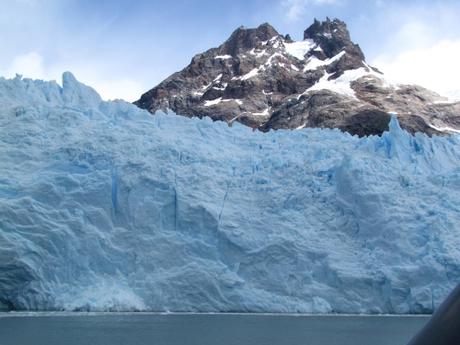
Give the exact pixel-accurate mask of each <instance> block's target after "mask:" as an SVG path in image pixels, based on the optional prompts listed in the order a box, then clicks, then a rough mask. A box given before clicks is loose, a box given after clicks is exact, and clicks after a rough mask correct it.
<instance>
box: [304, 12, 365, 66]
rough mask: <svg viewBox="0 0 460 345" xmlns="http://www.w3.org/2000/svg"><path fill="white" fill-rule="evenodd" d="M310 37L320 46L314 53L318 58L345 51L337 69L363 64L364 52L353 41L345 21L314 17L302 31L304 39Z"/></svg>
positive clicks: (329, 56)
mask: <svg viewBox="0 0 460 345" xmlns="http://www.w3.org/2000/svg"><path fill="white" fill-rule="evenodd" d="M308 39H311V40H313V41H314V42H316V43H317V44H318V46H319V47H321V51H316V52H315V55H316V56H317V57H318V58H320V59H324V58H329V59H330V58H332V57H334V56H336V55H337V54H339V53H340V52H342V51H345V52H346V53H347V56H346V57H345V58H344V59H341V60H342V61H341V66H339V70H348V69H354V68H359V67H361V66H363V63H362V62H363V61H365V57H364V53H363V52H362V50H361V48H360V47H359V45H357V44H355V43H353V41H352V40H351V38H350V33H349V31H348V28H347V24H345V22H343V21H341V20H339V19H334V20H330V19H329V18H327V19H326V20H325V21H322V22H321V21H318V20H316V19H315V21H314V22H313V24H312V25H311V26H310V27H309V28H307V29H306V30H305V31H304V40H308Z"/></svg>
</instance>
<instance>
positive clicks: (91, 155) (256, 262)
mask: <svg viewBox="0 0 460 345" xmlns="http://www.w3.org/2000/svg"><path fill="white" fill-rule="evenodd" d="M459 205H460V137H458V136H452V137H443V138H441V137H433V138H428V137H427V136H425V135H422V134H420V135H416V136H411V135H409V134H408V133H406V132H404V131H403V130H401V128H400V127H399V125H398V122H397V121H396V120H392V122H391V125H390V132H388V133H385V134H384V135H383V136H382V137H368V138H362V139H359V138H357V137H352V136H350V135H349V134H346V133H342V132H340V131H338V130H321V129H305V130H298V131H287V130H279V131H276V132H270V133H260V132H253V131H252V130H251V129H249V128H246V127H243V126H241V125H238V124H235V125H234V126H233V127H231V128H229V127H227V125H226V124H224V123H219V122H215V123H213V122H212V121H211V120H209V119H203V120H199V119H187V118H184V117H179V116H176V115H174V114H168V115H162V114H157V115H156V116H151V115H150V114H148V113H147V112H145V111H143V110H140V109H138V108H136V107H135V106H133V105H130V104H127V103H125V102H122V101H115V102H103V101H101V99H100V97H99V96H98V94H97V93H96V92H95V91H94V90H92V89H91V88H89V87H87V86H84V85H82V84H80V83H79V82H77V81H76V80H75V78H74V77H73V76H72V75H71V74H70V73H65V74H64V76H63V86H62V87H60V86H59V85H58V84H56V83H54V82H43V81H33V80H30V79H21V78H20V77H17V78H15V79H12V80H5V79H0V301H1V302H0V304H3V305H8V306H10V307H11V308H15V309H28V310H62V309H64V310H155V311H166V310H169V311H255V312H315V313H316V312H317V313H323V312H338V313H421V312H430V311H431V310H432V309H433V308H434V307H436V306H437V305H438V304H439V303H440V302H441V300H442V299H443V298H444V297H445V296H446V295H447V294H448V292H449V291H450V289H452V288H453V287H454V286H455V284H456V283H458V282H459V281H460V211H459Z"/></svg>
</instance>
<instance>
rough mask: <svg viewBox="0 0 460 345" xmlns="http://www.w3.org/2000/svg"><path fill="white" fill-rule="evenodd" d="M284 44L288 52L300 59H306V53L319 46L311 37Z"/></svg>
mask: <svg viewBox="0 0 460 345" xmlns="http://www.w3.org/2000/svg"><path fill="white" fill-rule="evenodd" d="M283 44H284V48H285V49H286V52H287V53H288V54H289V55H292V56H294V57H296V58H297V59H299V60H304V59H305V55H306V54H307V53H308V52H309V51H310V50H312V49H314V48H315V47H316V46H317V44H316V43H315V42H314V41H313V40H310V39H308V40H304V41H297V42H292V43H289V42H284V43H283Z"/></svg>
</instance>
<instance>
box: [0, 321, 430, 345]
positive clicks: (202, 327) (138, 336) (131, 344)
mask: <svg viewBox="0 0 460 345" xmlns="http://www.w3.org/2000/svg"><path fill="white" fill-rule="evenodd" d="M427 321H428V317H424V316H401V317H400V316H296V315H247V314H243V315H242V314H166V315H164V314H143V313H141V314H133V313H112V314H109V313H100V314H98V313H95V314H86V313H78V314H75V313H74V314H61V313H54V314H53V313H51V314H40V313H14V314H12V313H9V314H6V313H5V314H4V315H2V316H0V344H1V345H32V344H33V345H144V344H155V345H185V344H187V345H194V344H196V345H208V344H209V345H211V344H212V345H241V344H249V345H270V344H280V345H291V344H295V345H299V344H302V345H315V344H318V345H319V344H320V345H333V344H334V345H335V344H337V345H398V344H401V345H404V344H406V343H407V342H408V341H409V340H410V338H411V337H412V336H413V335H414V334H415V333H416V332H417V331H418V330H419V329H420V328H421V327H422V326H423V325H424V324H425V323H426V322H427Z"/></svg>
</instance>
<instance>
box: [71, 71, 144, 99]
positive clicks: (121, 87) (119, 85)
mask: <svg viewBox="0 0 460 345" xmlns="http://www.w3.org/2000/svg"><path fill="white" fill-rule="evenodd" d="M77 78H78V76H77ZM88 84H89V85H90V86H91V87H93V88H94V89H96V91H97V92H99V93H100V95H101V97H102V98H103V99H106V100H109V99H111V100H113V99H124V100H125V101H128V102H134V101H137V100H138V99H139V98H140V97H141V95H142V94H143V93H144V92H145V91H146V88H144V87H143V86H142V85H141V84H140V83H138V82H137V81H135V80H132V79H119V80H109V81H107V80H99V81H94V82H88Z"/></svg>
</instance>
